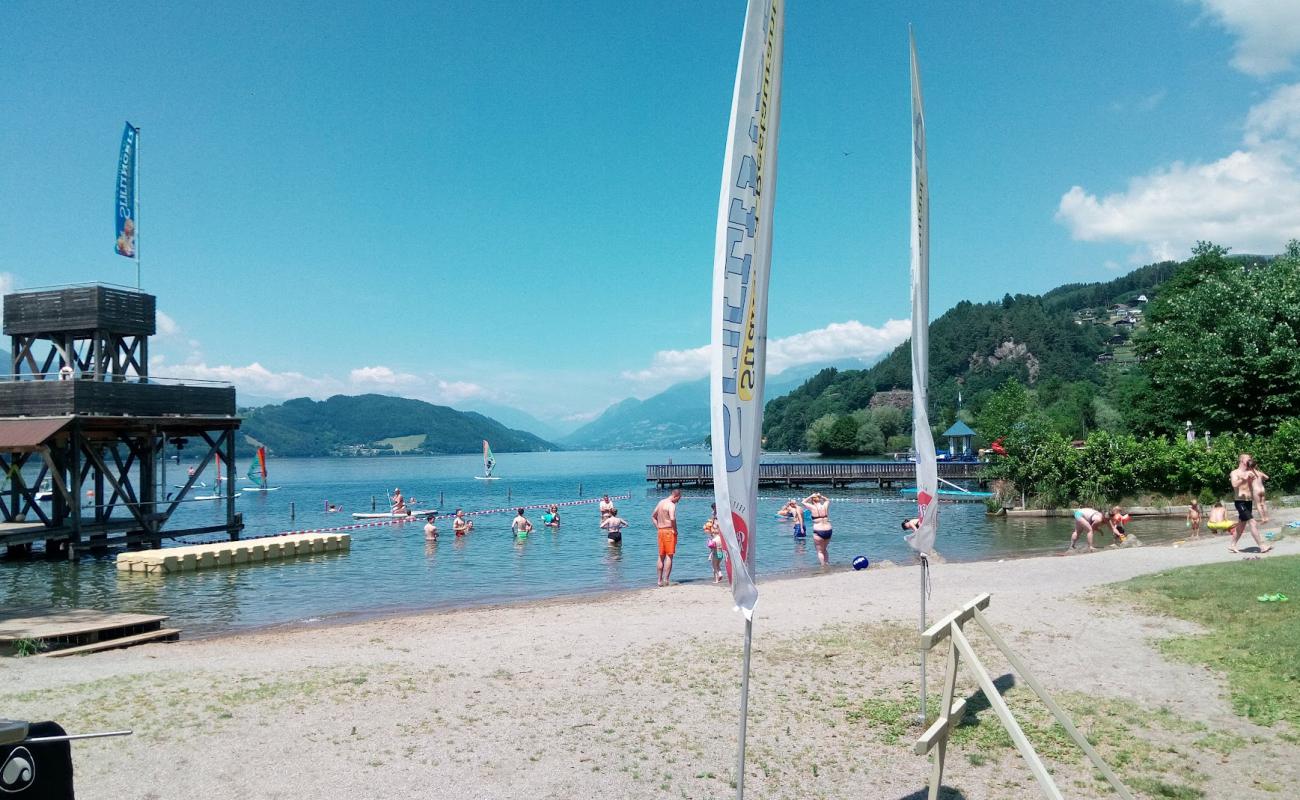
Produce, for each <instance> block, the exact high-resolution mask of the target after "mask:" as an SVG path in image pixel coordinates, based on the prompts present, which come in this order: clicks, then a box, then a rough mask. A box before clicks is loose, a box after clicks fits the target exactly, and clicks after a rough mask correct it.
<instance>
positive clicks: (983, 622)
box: [974, 610, 1133, 800]
mask: <svg viewBox="0 0 1300 800" xmlns="http://www.w3.org/2000/svg"><path fill="white" fill-rule="evenodd" d="M974 618H975V622H976V623H977V624H978V625H979V626H980V629H981V630H983V631H984V635H985V636H987V637H989V639H990V640H991V641H992V642H993V645H994V646H995V647H997V649H998V650H1000V651H1001V652H1002V655H1004V656H1006V657H1007V661H1009V662H1011V668H1012V669H1014V670H1015V671H1016V673H1017V674H1019V675H1020V677H1021V678H1023V679H1024V681H1025V683H1027V684H1029V688H1030V689H1033V690H1034V694H1036V695H1038V699H1039V700H1042V701H1043V705H1045V706H1047V710H1048V711H1050V712H1052V716H1053V717H1056V721H1057V722H1059V723H1060V725H1061V727H1062V728H1064V729H1065V732H1066V733H1067V734H1068V735H1069V736H1070V738H1071V739H1072V740H1073V741H1074V743H1075V744H1077V745H1078V746H1079V749H1080V750H1082V751H1083V752H1084V754H1085V755H1086V756H1088V759H1089V760H1090V761H1092V763H1093V766H1095V767H1096V768H1097V770H1098V771H1099V772H1101V774H1102V775H1103V776H1105V778H1106V782H1107V783H1109V784H1110V785H1111V788H1112V789H1114V790H1115V793H1116V794H1118V795H1119V796H1120V797H1121V798H1122V799H1123V800H1133V795H1132V794H1130V793H1129V790H1128V787H1126V786H1125V785H1124V784H1123V783H1122V782H1121V781H1120V779H1119V776H1118V775H1116V774H1115V772H1114V771H1113V770H1112V769H1111V768H1110V765H1108V764H1107V763H1106V762H1105V761H1104V760H1103V759H1102V757H1101V755H1100V754H1098V753H1097V751H1096V750H1095V749H1093V746H1092V744H1091V743H1090V742H1089V741H1088V739H1087V737H1085V736H1084V735H1083V734H1082V733H1080V732H1079V729H1078V728H1076V727H1075V726H1074V721H1073V720H1072V719H1070V715H1069V714H1066V713H1065V710H1064V709H1062V708H1061V707H1060V706H1059V705H1057V704H1056V700H1054V699H1053V698H1052V695H1051V694H1049V693H1048V691H1047V689H1046V688H1045V687H1044V686H1043V685H1042V684H1041V683H1039V682H1038V679H1037V678H1035V677H1034V674H1033V673H1032V672H1030V671H1029V666H1028V665H1027V664H1025V661H1024V659H1022V658H1021V657H1020V656H1019V655H1017V654H1016V652H1015V651H1014V650H1012V649H1011V646H1010V645H1009V644H1007V641H1006V639H1003V638H1002V634H1000V633H998V632H997V630H996V629H994V627H993V626H992V625H990V624H989V621H988V618H987V617H985V616H984V615H983V614H982V613H980V612H979V611H978V610H976V611H975V614H974Z"/></svg>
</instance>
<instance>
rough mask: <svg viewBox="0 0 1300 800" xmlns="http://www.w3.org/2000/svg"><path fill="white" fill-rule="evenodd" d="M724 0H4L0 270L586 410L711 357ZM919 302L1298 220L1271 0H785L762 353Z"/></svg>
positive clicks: (1122, 267) (218, 362)
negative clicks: (920, 182)
mask: <svg viewBox="0 0 1300 800" xmlns="http://www.w3.org/2000/svg"><path fill="white" fill-rule="evenodd" d="M743 17H744V3H743V2H740V1H739V0H717V1H716V2H713V1H709V0H706V2H700V0H692V2H672V1H670V0H666V1H665V2H660V3H627V4H624V3H619V4H610V3H607V2H601V1H597V0H593V1H592V2H577V1H576V0H573V1H568V2H566V1H565V0H554V2H547V3H528V4H524V3H517V2H486V1H483V0H480V1H478V2H471V3H414V2H410V3H384V2H373V3H367V4H361V3H331V2H312V3H307V2H303V3H260V2H256V3H253V2H250V3H241V2H227V3H219V4H207V5H203V4H191V3H147V2H142V3H133V4H127V5H122V4H109V3H103V2H91V3H76V4H73V3H68V4H60V5H55V4H50V3H44V2H21V0H20V1H19V2H9V3H5V4H4V5H3V6H0V20H2V21H3V24H4V29H5V30H6V32H7V34H8V35H7V36H6V40H5V43H4V45H3V46H0V72H2V74H3V75H4V76H5V79H4V80H3V81H0V109H3V112H4V119H5V123H6V124H4V125H2V126H0V151H2V152H3V156H4V159H3V165H4V168H3V170H0V193H2V194H3V196H4V197H5V198H6V200H7V201H8V202H7V206H8V209H9V210H8V212H7V213H5V214H3V215H0V289H3V290H6V291H8V290H12V289H22V288H32V287H36V286H48V285H55V284H68V283H84V282H93V281H99V282H105V283H118V284H126V285H131V286H134V284H135V277H136V276H135V265H134V263H133V262H132V261H130V260H128V259H125V258H122V257H120V256H117V255H115V254H114V252H113V248H112V244H113V239H114V237H113V231H112V221H111V220H112V218H113V208H114V207H113V199H112V194H111V193H112V189H113V185H114V184H115V170H116V161H117V150H118V145H119V142H120V139H121V135H122V128H123V124H124V122H125V121H127V120H129V121H130V122H131V123H133V124H135V125H137V126H139V127H140V129H141V133H140V154H139V155H140V162H139V176H140V177H139V181H140V189H139V191H140V209H139V225H138V230H139V248H140V256H141V271H142V286H143V288H144V290H146V291H148V292H150V293H153V294H155V295H157V297H158V308H159V310H160V313H159V335H158V336H157V337H156V339H155V341H154V342H153V343H152V345H151V352H150V356H151V372H152V373H153V374H155V375H158V376H169V377H184V378H206V379H214V380H227V381H232V382H234V383H235V384H236V385H237V386H238V387H239V390H240V392H241V397H243V396H249V397H257V398H273V399H278V398H289V397H299V396H311V397H315V398H324V397H327V396H329V395H332V394H337V393H345V394H355V393H361V392H367V391H376V392H382V393H387V394H399V395H404V396H409V397H417V398H420V399H425V400H429V401H432V402H437V403H445V404H450V405H456V406H459V407H472V406H473V405H474V404H475V403H477V402H483V403H493V404H498V405H509V406H513V407H516V408H520V409H523V410H525V411H527V412H530V413H532V414H534V415H536V416H538V417H540V418H542V419H544V420H548V421H568V422H570V423H573V422H576V421H580V420H584V419H590V418H593V417H594V416H596V415H597V414H599V412H600V411H601V410H602V409H604V408H605V407H607V406H608V405H609V404H611V403H613V402H616V401H619V400H621V399H623V398H626V397H629V396H636V397H646V396H649V395H651V394H654V393H656V392H658V391H660V390H662V389H663V388H666V387H667V386H669V385H671V384H672V383H674V382H677V381H680V380H687V379H694V378H698V377H702V376H703V375H705V374H706V373H707V363H708V362H707V357H706V356H705V354H704V350H703V347H704V346H705V345H706V344H707V342H708V340H709V336H710V332H709V324H708V322H709V312H710V303H711V295H710V293H711V288H712V268H713V265H712V259H713V238H714V233H715V225H716V217H717V202H718V187H719V182H720V179H721V169H722V156H723V147H724V140H725V134H726V126H727V120H728V114H729V111H730V103H731V92H732V86H733V82H734V79H735V68H736V58H737V52H738V48H739V42H740V32H741V25H742V22H743ZM908 23H912V24H913V25H914V26H915V29H916V37H917V44H918V49H919V54H920V62H921V74H922V80H923V84H924V91H925V111H926V125H927V136H928V146H929V150H928V155H929V167H930V190H931V203H932V205H931V225H932V261H931V309H932V310H933V313H934V314H935V316H938V315H939V314H941V313H942V312H943V311H944V310H946V309H947V308H949V307H951V306H952V305H953V304H954V303H956V302H958V301H960V300H963V299H969V300H973V301H985V300H993V299H996V298H999V297H1001V296H1002V295H1003V294H1004V293H1008V292H1010V293H1017V292H1027V293H1037V292H1042V291H1046V290H1048V289H1050V288H1052V287H1054V286H1057V285H1060V284H1063V283H1070V282H1080V281H1098V280H1107V279H1110V278H1113V277H1116V276H1118V275H1121V274H1123V273H1124V272H1126V271H1128V270H1130V269H1133V268H1135V267H1137V266H1140V265H1142V264H1145V263H1149V262H1150V261H1153V260H1161V259H1166V258H1181V257H1183V256H1185V255H1187V254H1188V252H1189V250H1190V248H1191V246H1192V245H1193V244H1194V243H1195V242H1196V241H1197V240H1202V239H1208V240H1213V241H1215V242H1217V243H1219V244H1223V245H1226V246H1229V247H1231V248H1232V249H1233V250H1234V251H1235V252H1247V253H1272V252H1278V251H1280V250H1281V249H1282V248H1283V246H1284V245H1285V243H1286V242H1287V240H1289V239H1290V238H1294V237H1300V68H1298V67H1300V3H1296V2H1293V0H1255V1H1254V2H1246V0H1145V2H1138V3H1134V2H1117V1H1115V0H1101V1H1099V2H1093V3H1072V4H1043V3H1038V2H963V1H962V0H951V1H949V2H939V1H938V0H935V1H934V2H912V3H903V2H882V3H847V2H806V1H805V2H799V0H795V2H791V3H789V5H788V8H787V10H786V41H785V60H784V66H783V89H782V107H781V129H780V142H779V162H778V177H777V190H776V191H777V200H776V206H775V212H774V213H775V221H774V229H773V230H774V239H773V261H772V271H771V276H772V277H771V295H770V296H771V301H770V311H769V328H768V335H769V350H768V353H769V364H768V368H769V373H774V372H780V371H781V370H784V369H787V368H789V367H792V366H798V365H800V364H808V363H819V362H823V361H828V360H836V359H845V358H853V357H857V358H863V359H871V358H874V357H876V356H879V355H881V354H883V353H885V352H888V351H889V350H890V349H892V348H893V347H894V346H896V345H897V344H899V343H900V342H902V341H903V340H904V339H905V338H906V336H907V334H908V326H907V319H908V314H909V295H908V291H909V285H908V281H909V273H908V265H909V250H908V203H909V185H910V184H909V181H910V173H909V171H910V160H909V153H910V150H909V148H910V131H911V128H910V112H909V89H908V70H907V25H908Z"/></svg>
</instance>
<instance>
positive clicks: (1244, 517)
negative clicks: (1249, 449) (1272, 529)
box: [1228, 453, 1273, 553]
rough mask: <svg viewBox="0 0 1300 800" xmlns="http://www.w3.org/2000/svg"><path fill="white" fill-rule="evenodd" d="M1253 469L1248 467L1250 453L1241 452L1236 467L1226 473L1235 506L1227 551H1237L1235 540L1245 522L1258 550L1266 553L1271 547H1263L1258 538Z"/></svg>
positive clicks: (1240, 534) (1239, 535)
mask: <svg viewBox="0 0 1300 800" xmlns="http://www.w3.org/2000/svg"><path fill="white" fill-rule="evenodd" d="M1257 477H1258V475H1256V473H1255V470H1253V469H1251V468H1250V454H1249V453H1242V454H1241V455H1239V456H1237V468H1236V469H1234V470H1233V471H1232V472H1230V473H1228V480H1229V481H1230V482H1231V483H1232V491H1233V494H1234V497H1235V499H1234V500H1233V505H1234V506H1236V508H1237V525H1236V527H1234V528H1233V529H1232V541H1231V542H1229V543H1228V552H1229V553H1235V552H1237V542H1238V541H1239V540H1240V539H1241V536H1242V534H1244V533H1245V532H1246V524H1247V523H1249V524H1250V535H1251V536H1252V537H1253V538H1254V539H1255V544H1256V545H1258V546H1259V552H1261V553H1267V552H1268V551H1269V550H1272V549H1273V548H1272V547H1271V546H1270V547H1265V546H1264V540H1263V539H1261V538H1259V523H1258V522H1256V521H1255V515H1254V505H1255V480H1256V479H1257Z"/></svg>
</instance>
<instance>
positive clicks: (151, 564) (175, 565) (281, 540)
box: [117, 533, 352, 575]
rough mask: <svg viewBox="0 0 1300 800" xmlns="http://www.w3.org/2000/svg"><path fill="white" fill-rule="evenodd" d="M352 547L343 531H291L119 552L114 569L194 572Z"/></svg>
mask: <svg viewBox="0 0 1300 800" xmlns="http://www.w3.org/2000/svg"><path fill="white" fill-rule="evenodd" d="M351 548H352V537H351V535H349V534H346V533H291V534H288V535H285V536H268V537H266V538H263V539H243V540H240V541H234V542H213V543H211V544H191V545H185V546H183V547H168V548H164V549H161V550H138V551H136V552H132V553H119V554H118V556H117V568H118V570H119V571H121V572H132V573H138V574H141V575H170V574H172V573H176V572H193V571H195V570H200V569H211V568H213V567H226V566H230V565H232V564H258V563H261V562H264V561H275V560H278V559H281V558H293V557H294V556H299V555H311V554H313V553H330V552H335V551H339V550H349V549H351Z"/></svg>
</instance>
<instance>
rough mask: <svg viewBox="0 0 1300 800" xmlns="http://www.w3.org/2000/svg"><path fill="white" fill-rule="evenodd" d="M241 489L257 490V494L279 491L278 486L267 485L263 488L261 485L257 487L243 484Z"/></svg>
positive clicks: (246, 490) (247, 490)
mask: <svg viewBox="0 0 1300 800" xmlns="http://www.w3.org/2000/svg"><path fill="white" fill-rule="evenodd" d="M243 491H245V492H257V493H258V494H265V493H267V492H278V491H280V487H279V486H268V487H266V488H265V489H263V488H261V487H259V486H245V487H244V488H243Z"/></svg>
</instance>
